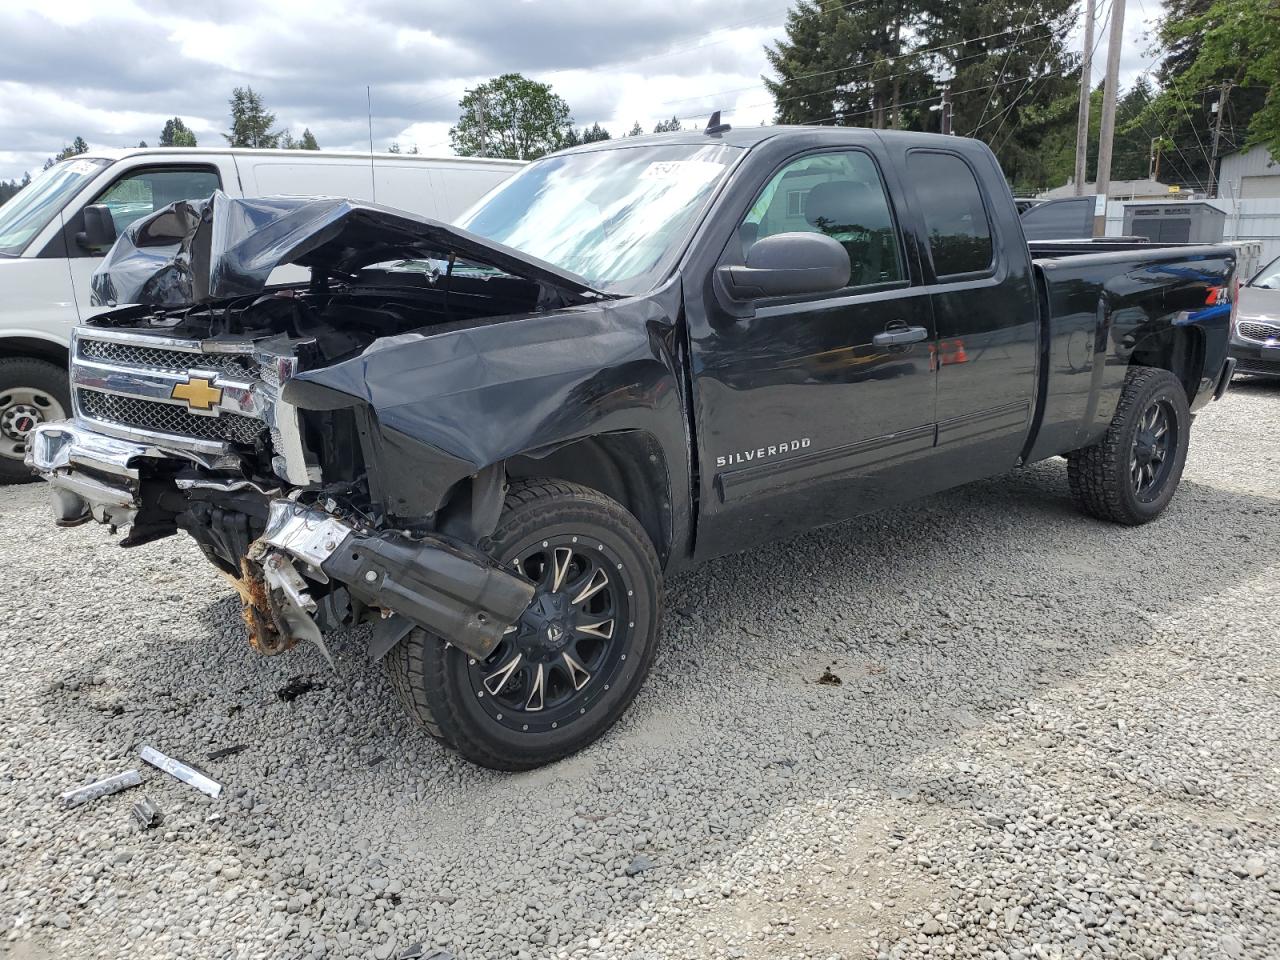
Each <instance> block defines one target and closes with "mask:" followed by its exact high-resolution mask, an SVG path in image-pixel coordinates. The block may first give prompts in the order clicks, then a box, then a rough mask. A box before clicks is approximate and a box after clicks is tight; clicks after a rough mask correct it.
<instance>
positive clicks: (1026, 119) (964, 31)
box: [920, 0, 1080, 186]
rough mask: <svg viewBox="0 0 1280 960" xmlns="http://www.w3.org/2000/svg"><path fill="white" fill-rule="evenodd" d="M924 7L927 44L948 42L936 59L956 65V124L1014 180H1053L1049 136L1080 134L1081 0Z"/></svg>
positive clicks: (942, 0)
mask: <svg viewBox="0 0 1280 960" xmlns="http://www.w3.org/2000/svg"><path fill="white" fill-rule="evenodd" d="M920 13H921V18H922V21H923V22H922V26H921V33H920V41H921V42H922V44H923V46H924V47H925V48H929V49H933V48H938V47H941V48H942V49H941V50H934V52H932V53H931V54H930V59H931V60H933V61H934V62H935V63H940V64H945V66H946V67H949V68H950V69H951V70H952V71H953V72H954V78H953V79H952V80H951V91H952V103H953V107H952V130H953V131H954V132H955V133H957V134H960V135H961V136H971V137H977V138H979V139H981V140H985V141H986V142H987V144H988V145H989V146H990V147H991V149H992V150H993V151H994V152H995V154H996V157H997V158H998V159H999V160H1000V163H1001V166H1002V167H1003V168H1004V170H1005V173H1006V175H1007V176H1008V177H1009V179H1010V180H1011V181H1012V182H1014V183H1027V184H1039V185H1042V186H1048V185H1049V184H1047V183H1044V182H1043V181H1042V179H1041V178H1042V177H1043V176H1044V170H1045V155H1044V142H1045V140H1046V139H1052V138H1053V136H1054V135H1055V133H1056V132H1062V133H1064V134H1067V133H1068V132H1069V131H1070V132H1071V134H1070V135H1071V136H1074V132H1073V131H1074V129H1075V117H1076V112H1075V109H1074V108H1072V107H1071V106H1070V103H1071V102H1073V101H1078V97H1079V80H1080V71H1079V65H1078V56H1077V55H1076V54H1075V53H1073V52H1072V51H1071V50H1069V49H1068V48H1067V39H1068V37H1069V35H1070V32H1071V30H1072V28H1073V27H1074V25H1075V22H1076V15H1077V14H1076V3H1075V0H1029V2H1026V0H971V2H969V3H964V4H957V3H954V2H953V0H925V2H924V3H923V4H922V6H921V10H920ZM1029 24H1035V26H1029ZM935 69H936V68H935ZM1055 185H1056V184H1055Z"/></svg>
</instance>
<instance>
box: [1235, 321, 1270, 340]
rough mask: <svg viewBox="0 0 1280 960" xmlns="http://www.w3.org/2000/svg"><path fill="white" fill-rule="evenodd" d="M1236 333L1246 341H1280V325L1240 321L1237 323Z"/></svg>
mask: <svg viewBox="0 0 1280 960" xmlns="http://www.w3.org/2000/svg"><path fill="white" fill-rule="evenodd" d="M1236 332H1237V333H1238V334H1240V336H1242V337H1244V339H1246V340H1259V341H1262V342H1266V341H1267V340H1280V324H1277V323H1264V322H1263V321H1261V320H1240V321H1238V322H1237V323H1236Z"/></svg>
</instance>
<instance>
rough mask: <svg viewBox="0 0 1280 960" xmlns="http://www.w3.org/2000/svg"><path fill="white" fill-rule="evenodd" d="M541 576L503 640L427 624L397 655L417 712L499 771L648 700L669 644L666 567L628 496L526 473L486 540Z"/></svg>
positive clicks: (535, 759)
mask: <svg viewBox="0 0 1280 960" xmlns="http://www.w3.org/2000/svg"><path fill="white" fill-rule="evenodd" d="M481 545H482V546H483V547H485V549H486V550H487V551H488V552H489V553H490V554H491V555H492V556H493V557H495V558H496V559H497V560H499V561H500V562H501V563H503V564H504V565H506V566H507V567H508V568H509V569H512V570H514V571H517V572H519V573H520V574H522V575H523V576H525V577H528V578H529V579H530V580H531V581H533V583H534V584H535V591H534V596H533V600H532V601H531V602H530V604H529V606H528V608H527V609H526V610H525V612H524V613H523V614H522V615H521V617H520V619H519V620H518V621H517V622H516V623H514V624H512V625H511V627H509V628H508V630H507V632H506V633H505V634H503V636H502V638H501V639H500V640H499V642H498V645H497V646H496V647H495V648H494V650H493V652H492V653H491V654H490V655H489V656H488V657H485V658H483V659H480V658H478V657H471V656H468V655H467V654H466V653H464V652H463V651H462V650H459V649H458V648H457V647H454V646H453V645H451V644H449V643H448V642H446V641H445V640H443V639H441V638H440V637H435V636H432V635H430V634H428V633H427V632H425V631H423V630H414V631H412V632H410V633H409V635H408V636H407V637H405V638H404V640H403V641H401V642H400V643H399V644H398V645H397V646H396V647H395V648H393V649H392V650H391V652H390V653H389V654H388V655H387V660H386V666H387V674H388V677H389V678H390V680H391V685H392V687H393V688H394V689H395V690H396V693H397V694H398V695H399V697H400V699H401V701H402V702H403V703H404V705H405V708H406V710H408V712H409V714H410V716H412V717H413V718H414V719H415V720H417V721H418V723H419V724H421V726H422V727H423V728H424V729H425V730H426V731H427V732H428V733H429V734H431V736H433V737H434V738H435V739H436V740H438V741H440V742H441V743H442V744H444V745H445V746H447V747H449V748H450V749H452V750H456V751H457V752H458V753H460V754H462V755H463V756H464V757H466V758H467V759H468V760H471V761H472V762H474V763H478V764H480V765H481V766H485V767H490V768H492V769H495V770H529V769H532V768H534V767H539V766H542V765H544V764H547V763H552V762H554V761H556V760H559V759H561V758H562V757H567V756H568V755H569V754H571V753H574V752H576V751H578V750H581V749H582V748H583V747H585V746H587V745H588V744H589V743H591V742H592V741H594V740H596V739H597V738H598V737H600V736H601V734H603V733H604V732H605V731H606V730H608V729H609V727H611V726H612V725H613V723H614V722H615V721H616V720H617V719H618V718H619V717H620V716H622V714H623V712H624V711H625V710H626V709H627V707H628V706H629V705H630V704H631V701H632V700H634V699H635V696H636V694H637V692H639V690H640V686H641V684H643V682H644V678H645V676H646V675H647V674H648V672H649V667H650V665H651V664H652V663H653V657H654V654H655V653H656V651H657V646H658V633H659V630H660V627H661V622H662V570H661V566H660V564H659V562H658V557H657V553H656V551H655V550H654V548H653V543H652V542H651V541H650V539H649V537H648V535H647V534H646V533H645V531H644V528H643V527H641V525H640V523H639V521H637V520H636V518H635V517H634V516H632V514H631V513H629V512H628V511H627V510H626V509H625V508H624V507H623V506H622V505H621V504H619V503H617V502H615V501H614V500H611V499H609V498H608V497H606V496H605V495H604V494H602V493H600V492H599V491H597V490H592V489H590V488H589V487H583V486H580V485H578V484H574V483H568V482H566V481H563V480H543V479H538V480H517V481H514V482H512V484H511V486H510V488H509V490H508V491H507V497H506V502H505V504H504V506H503V511H502V516H501V517H500V518H499V520H498V526H497V528H496V529H495V530H494V532H493V534H492V535H491V536H490V537H489V538H488V539H487V540H485V541H482V544H481Z"/></svg>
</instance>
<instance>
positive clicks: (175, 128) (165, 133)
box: [160, 117, 196, 147]
mask: <svg viewBox="0 0 1280 960" xmlns="http://www.w3.org/2000/svg"><path fill="white" fill-rule="evenodd" d="M160 146H162V147H194V146H196V135H195V134H194V133H192V132H191V131H190V129H188V127H187V125H186V124H185V123H183V122H182V118H181V117H173V118H172V119H169V120H166V121H165V122H164V129H163V130H161V131H160Z"/></svg>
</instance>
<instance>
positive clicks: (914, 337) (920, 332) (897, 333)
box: [871, 327, 929, 347]
mask: <svg viewBox="0 0 1280 960" xmlns="http://www.w3.org/2000/svg"><path fill="white" fill-rule="evenodd" d="M928 339H929V331H928V330H926V329H925V328H924V327H893V328H892V329H890V330H886V331H885V332H884V333H877V334H876V335H875V336H874V337H872V338H871V342H872V343H874V344H875V345H876V346H877V347H901V346H903V345H905V344H908V343H919V342H920V341H921V340H928Z"/></svg>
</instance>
